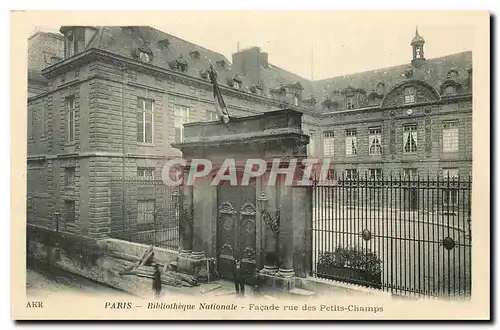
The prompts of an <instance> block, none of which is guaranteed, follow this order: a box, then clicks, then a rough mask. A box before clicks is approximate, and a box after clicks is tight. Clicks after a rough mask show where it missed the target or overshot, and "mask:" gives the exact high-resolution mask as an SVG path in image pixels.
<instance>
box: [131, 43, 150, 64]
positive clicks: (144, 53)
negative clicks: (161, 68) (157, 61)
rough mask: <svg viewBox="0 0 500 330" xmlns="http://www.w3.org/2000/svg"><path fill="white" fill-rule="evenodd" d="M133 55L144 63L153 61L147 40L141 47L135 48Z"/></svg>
mask: <svg viewBox="0 0 500 330" xmlns="http://www.w3.org/2000/svg"><path fill="white" fill-rule="evenodd" d="M135 56H136V58H137V59H139V60H140V61H141V62H144V63H151V62H152V61H153V52H152V51H151V49H150V48H149V45H148V43H147V42H146V43H145V44H144V45H142V46H141V47H139V48H137V50H136V53H135Z"/></svg>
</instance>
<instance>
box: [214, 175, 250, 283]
mask: <svg viewBox="0 0 500 330" xmlns="http://www.w3.org/2000/svg"><path fill="white" fill-rule="evenodd" d="M217 199H218V215H217V268H218V272H219V275H220V276H221V277H222V278H226V279H233V262H234V259H239V258H241V260H242V268H243V270H244V271H245V272H247V273H248V274H251V273H253V271H254V269H255V254H256V249H255V241H256V235H255V229H256V227H255V218H256V209H255V201H256V190H255V181H253V182H252V181H250V185H248V186H231V185H230V184H229V182H227V181H223V183H222V184H221V185H220V186H219V187H218V193H217Z"/></svg>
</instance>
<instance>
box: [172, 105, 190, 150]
mask: <svg viewBox="0 0 500 330" xmlns="http://www.w3.org/2000/svg"><path fill="white" fill-rule="evenodd" d="M187 123H189V108H188V107H186V106H182V105H177V106H176V107H175V121H174V126H175V142H177V143H179V142H182V141H184V124H187Z"/></svg>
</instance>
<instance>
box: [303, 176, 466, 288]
mask: <svg viewBox="0 0 500 330" xmlns="http://www.w3.org/2000/svg"><path fill="white" fill-rule="evenodd" d="M312 212H313V225H312V240H313V243H312V244H313V246H312V250H313V251H312V252H313V263H312V267H313V269H312V274H313V275H314V276H316V277H321V278H325V279H329V280H335V281H342V282H347V283H353V284H358V285H363V286H367V287H372V288H376V289H380V290H384V291H389V292H391V293H392V294H395V295H405V296H407V295H424V296H438V297H443V296H455V297H468V296H470V293H471V179H470V178H468V179H465V180H464V179H463V178H461V177H456V178H440V177H435V178H430V177H426V178H421V177H416V178H409V177H401V176H398V177H392V176H391V177H386V178H369V177H365V178H353V179H346V178H344V177H340V178H338V180H331V181H327V182H319V181H317V180H316V181H314V182H313V210H312Z"/></svg>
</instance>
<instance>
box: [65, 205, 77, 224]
mask: <svg viewBox="0 0 500 330" xmlns="http://www.w3.org/2000/svg"><path fill="white" fill-rule="evenodd" d="M64 213H65V214H64V216H65V219H66V223H73V222H75V201H70V200H67V201H64Z"/></svg>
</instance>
